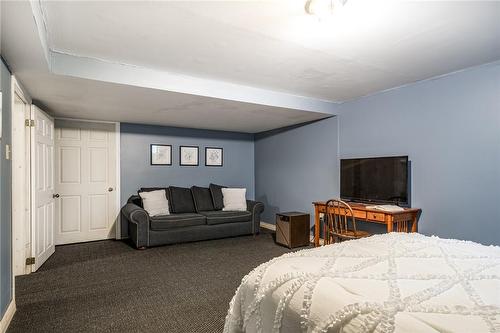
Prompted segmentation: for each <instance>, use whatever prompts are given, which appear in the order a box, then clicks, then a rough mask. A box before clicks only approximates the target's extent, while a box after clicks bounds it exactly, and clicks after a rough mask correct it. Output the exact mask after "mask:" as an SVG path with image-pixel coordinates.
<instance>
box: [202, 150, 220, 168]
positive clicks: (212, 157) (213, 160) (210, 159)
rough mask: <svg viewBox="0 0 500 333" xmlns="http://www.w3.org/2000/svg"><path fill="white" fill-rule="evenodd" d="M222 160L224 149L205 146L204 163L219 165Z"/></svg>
mask: <svg viewBox="0 0 500 333" xmlns="http://www.w3.org/2000/svg"><path fill="white" fill-rule="evenodd" d="M223 161H224V151H223V149H222V148H216V147H206V148H205V165H206V166H217V167H221V166H222V165H223Z"/></svg>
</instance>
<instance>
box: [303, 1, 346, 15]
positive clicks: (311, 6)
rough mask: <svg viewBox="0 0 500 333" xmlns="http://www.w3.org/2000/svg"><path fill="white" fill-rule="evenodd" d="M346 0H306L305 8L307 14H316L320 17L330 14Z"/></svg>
mask: <svg viewBox="0 0 500 333" xmlns="http://www.w3.org/2000/svg"><path fill="white" fill-rule="evenodd" d="M346 2H347V0H307V1H306V5H305V10H306V13H307V14H310V15H314V16H317V17H318V18H320V19H321V18H326V17H328V16H332V15H333V13H334V12H335V11H337V10H338V9H339V8H342V7H343V6H344V5H345V4H346Z"/></svg>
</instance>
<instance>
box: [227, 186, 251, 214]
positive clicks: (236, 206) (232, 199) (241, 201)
mask: <svg viewBox="0 0 500 333" xmlns="http://www.w3.org/2000/svg"><path fill="white" fill-rule="evenodd" d="M246 194H247V189H246V188H223V189H222V199H223V201H224V208H222V210H225V211H227V210H233V211H240V212H243V211H246V210H247V200H246Z"/></svg>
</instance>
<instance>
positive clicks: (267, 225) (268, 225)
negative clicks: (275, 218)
mask: <svg viewBox="0 0 500 333" xmlns="http://www.w3.org/2000/svg"><path fill="white" fill-rule="evenodd" d="M260 227H261V228H264V229H267V230H272V231H276V224H271V223H267V222H262V221H260Z"/></svg>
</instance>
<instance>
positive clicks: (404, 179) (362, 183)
mask: <svg viewBox="0 0 500 333" xmlns="http://www.w3.org/2000/svg"><path fill="white" fill-rule="evenodd" d="M340 197H341V198H342V199H344V200H351V201H360V202H374V203H390V204H397V205H401V206H407V205H408V204H409V202H408V156H396V157H373V158H352V159H342V160H340Z"/></svg>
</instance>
